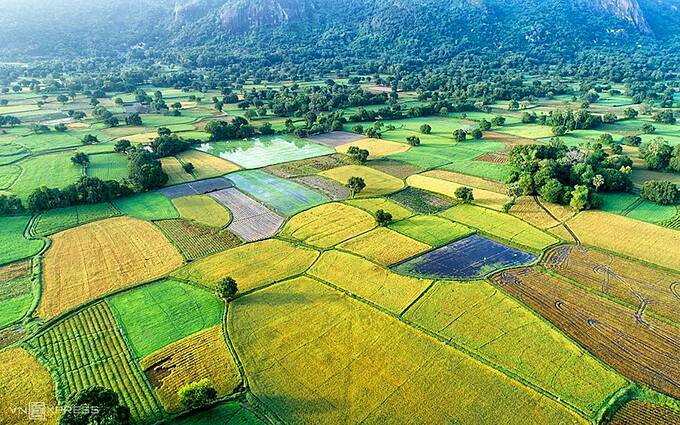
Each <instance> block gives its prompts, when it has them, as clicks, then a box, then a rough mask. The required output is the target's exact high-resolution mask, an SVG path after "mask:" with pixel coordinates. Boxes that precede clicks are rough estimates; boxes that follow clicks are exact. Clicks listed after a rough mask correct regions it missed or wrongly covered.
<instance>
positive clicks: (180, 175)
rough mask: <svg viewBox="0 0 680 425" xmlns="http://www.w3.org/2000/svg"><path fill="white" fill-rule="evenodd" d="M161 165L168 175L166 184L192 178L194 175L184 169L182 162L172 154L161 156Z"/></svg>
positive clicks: (182, 181) (170, 184)
mask: <svg viewBox="0 0 680 425" xmlns="http://www.w3.org/2000/svg"><path fill="white" fill-rule="evenodd" d="M161 167H162V168H163V171H165V173H166V174H167V175H168V182H167V183H166V186H173V185H176V184H181V183H187V182H190V181H193V180H194V177H193V176H192V175H191V174H189V173H187V172H186V171H184V168H182V164H181V163H180V162H179V161H178V160H177V158H175V157H174V156H167V157H165V158H161Z"/></svg>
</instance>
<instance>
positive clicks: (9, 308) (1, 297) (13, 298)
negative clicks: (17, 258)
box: [0, 260, 33, 329]
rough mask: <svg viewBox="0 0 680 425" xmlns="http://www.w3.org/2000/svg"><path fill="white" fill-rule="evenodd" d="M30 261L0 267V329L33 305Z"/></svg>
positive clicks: (15, 319)
mask: <svg viewBox="0 0 680 425" xmlns="http://www.w3.org/2000/svg"><path fill="white" fill-rule="evenodd" d="M31 264H32V263H31V261H30V260H27V261H22V262H17V263H12V264H9V265H7V266H4V267H0V329H2V328H3V327H5V326H7V325H8V324H10V323H13V322H15V321H17V320H19V319H21V318H22V317H24V315H25V314H26V312H27V311H28V310H29V309H30V307H31V304H32V303H33V284H32V282H31V281H32V278H33V273H32V267H31Z"/></svg>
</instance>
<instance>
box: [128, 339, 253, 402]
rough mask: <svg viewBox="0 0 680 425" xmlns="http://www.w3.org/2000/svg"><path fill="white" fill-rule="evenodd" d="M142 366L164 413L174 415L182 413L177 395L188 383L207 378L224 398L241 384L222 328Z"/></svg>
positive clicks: (145, 360)
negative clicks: (154, 388) (152, 384)
mask: <svg viewBox="0 0 680 425" xmlns="http://www.w3.org/2000/svg"><path fill="white" fill-rule="evenodd" d="M140 364H141V366H142V369H144V370H145V372H146V375H147V376H149V377H151V381H152V383H154V384H155V386H156V392H157V393H158V396H159V398H160V399H161V403H163V406H164V407H165V410H167V411H168V412H171V413H172V412H178V411H181V410H183V407H182V405H181V404H180V401H179V397H178V395H177V392H178V391H179V390H180V388H182V387H183V386H185V385H187V384H190V383H192V382H197V381H200V380H201V379H206V378H207V379H208V380H210V384H211V385H212V387H213V388H215V390H217V397H218V398H221V397H224V396H227V395H229V394H231V393H232V392H233V391H234V389H235V388H236V387H237V385H238V384H239V383H240V381H241V378H240V376H239V372H238V369H237V367H236V364H235V363H234V360H233V359H232V357H231V354H230V352H229V349H228V348H227V344H226V342H225V340H224V335H223V334H222V326H221V325H216V326H212V327H210V328H207V329H204V330H202V331H199V332H197V333H195V334H192V335H190V336H187V337H184V338H182V339H180V340H178V341H175V342H173V343H171V344H169V345H166V346H165V347H163V348H161V349H160V350H158V351H156V352H154V353H152V354H150V355H148V356H147V357H144V358H143V359H142V360H141V362H140Z"/></svg>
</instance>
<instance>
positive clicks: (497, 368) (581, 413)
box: [307, 275, 593, 420]
mask: <svg viewBox="0 0 680 425" xmlns="http://www.w3.org/2000/svg"><path fill="white" fill-rule="evenodd" d="M307 277H309V278H310V279H313V280H315V281H317V282H318V283H320V284H322V285H324V286H327V287H329V288H331V289H333V290H335V291H338V292H340V293H342V294H344V295H346V296H348V297H349V298H352V299H354V300H356V301H358V302H361V303H363V304H365V305H367V306H369V307H371V308H373V309H374V310H377V311H379V312H382V313H383V314H385V315H387V316H390V317H392V318H393V319H396V320H398V321H400V322H402V323H403V324H404V325H406V326H408V327H409V328H411V329H413V330H414V331H416V332H419V333H422V334H424V335H425V336H428V337H430V338H432V339H434V340H436V341H439V342H440V343H442V344H444V345H447V346H449V347H451V348H453V349H455V350H457V351H459V352H461V353H463V354H464V355H467V356H468V357H469V358H471V359H472V360H473V361H477V362H479V363H481V364H483V365H484V366H486V367H489V368H491V369H493V370H495V371H497V372H499V373H501V374H503V375H505V376H506V377H507V378H508V379H510V380H512V381H515V382H517V383H518V384H520V385H522V386H524V387H526V388H527V389H529V390H533V391H535V392H537V393H539V394H541V395H543V396H544V397H547V398H549V399H551V400H552V401H554V402H556V403H558V404H560V405H562V406H564V407H565V408H566V409H569V410H571V411H573V412H574V413H576V414H578V415H579V416H581V417H582V418H584V419H589V420H590V419H593V417H592V416H589V415H588V414H587V413H586V412H584V411H582V410H581V409H579V408H578V407H576V406H574V405H573V404H571V403H569V402H567V401H565V400H563V399H562V398H561V397H559V396H557V395H555V394H553V393H551V392H549V391H547V390H545V389H544V388H541V387H540V386H538V385H536V384H533V383H531V382H529V381H528V380H526V379H525V378H523V377H521V376H519V375H517V374H515V373H513V372H511V371H509V370H508V369H506V368H504V367H502V366H500V365H496V364H495V363H493V362H492V361H491V360H489V359H487V358H486V357H484V356H482V355H481V354H479V353H476V352H474V351H473V350H471V349H468V348H466V347H465V346H463V345H461V344H459V343H458V342H456V341H454V340H453V338H450V339H447V338H444V337H442V336H441V335H438V334H436V333H435V332H433V331H430V330H429V329H427V328H424V327H423V326H421V325H419V324H417V323H415V322H413V321H411V320H408V319H406V318H404V317H402V316H401V315H399V314H397V313H394V312H391V311H389V310H387V309H385V308H383V307H381V306H379V305H377V304H375V303H374V302H372V301H369V300H367V299H365V298H363V297H360V296H358V295H356V294H354V293H352V292H349V291H347V290H344V289H342V288H340V287H338V286H336V285H334V284H332V283H330V282H328V281H325V280H323V279H320V278H317V277H315V276H312V275H307ZM579 347H580V346H579Z"/></svg>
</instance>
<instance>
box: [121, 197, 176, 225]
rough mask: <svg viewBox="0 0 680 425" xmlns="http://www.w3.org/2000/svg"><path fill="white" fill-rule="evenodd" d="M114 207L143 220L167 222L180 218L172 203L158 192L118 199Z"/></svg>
mask: <svg viewBox="0 0 680 425" xmlns="http://www.w3.org/2000/svg"><path fill="white" fill-rule="evenodd" d="M113 205H114V206H115V207H116V208H117V209H118V210H120V211H121V212H122V213H123V214H125V215H129V216H131V217H135V218H139V219H142V220H167V219H171V218H178V217H179V214H178V213H177V210H176V209H175V207H174V206H173V205H172V202H171V201H170V200H169V199H168V198H166V197H165V196H163V195H161V194H160V193H158V192H147V193H141V194H139V195H134V196H130V197H128V198H121V199H116V200H115V201H113Z"/></svg>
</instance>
